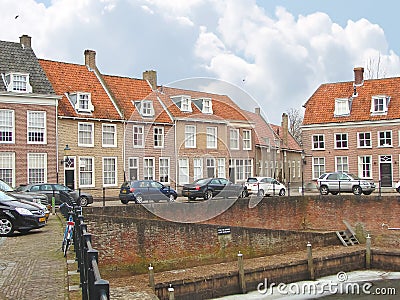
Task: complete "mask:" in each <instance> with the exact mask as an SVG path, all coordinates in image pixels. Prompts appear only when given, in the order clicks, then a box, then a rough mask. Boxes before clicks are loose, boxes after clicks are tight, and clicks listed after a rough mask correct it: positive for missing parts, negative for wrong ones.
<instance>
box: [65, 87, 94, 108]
mask: <svg viewBox="0 0 400 300" xmlns="http://www.w3.org/2000/svg"><path fill="white" fill-rule="evenodd" d="M67 97H68V99H69V100H70V101H71V103H72V105H73V106H74V108H75V110H76V111H77V112H78V113H92V112H93V111H94V106H93V104H92V97H91V94H90V93H83V92H76V93H71V94H67Z"/></svg>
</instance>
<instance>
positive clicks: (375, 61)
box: [365, 53, 386, 79]
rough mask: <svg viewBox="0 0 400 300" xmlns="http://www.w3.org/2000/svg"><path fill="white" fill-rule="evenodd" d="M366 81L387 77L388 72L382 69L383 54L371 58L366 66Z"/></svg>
mask: <svg viewBox="0 0 400 300" xmlns="http://www.w3.org/2000/svg"><path fill="white" fill-rule="evenodd" d="M365 69H366V74H365V79H379V78H385V77H386V71H385V69H384V68H383V67H382V61H381V54H380V53H379V55H378V57H377V58H373V57H370V58H369V59H368V61H367V64H366V67H365Z"/></svg>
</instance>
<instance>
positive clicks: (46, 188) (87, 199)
mask: <svg viewBox="0 0 400 300" xmlns="http://www.w3.org/2000/svg"><path fill="white" fill-rule="evenodd" d="M16 191H19V192H21V191H22V192H35V193H38V192H39V193H41V194H45V195H46V196H47V198H48V201H49V203H51V201H52V198H53V195H54V198H55V202H56V203H55V204H56V205H60V204H61V203H63V202H65V201H67V199H66V198H65V197H63V195H62V194H60V191H65V192H67V193H68V194H69V195H71V196H72V198H74V200H75V201H76V203H78V204H80V205H81V206H87V205H88V204H91V203H93V196H92V195H91V194H89V193H84V192H81V193H80V194H79V192H78V191H75V190H73V189H70V188H69V187H67V186H65V185H63V184H59V183H34V184H27V185H21V186H19V187H18V188H17V189H16Z"/></svg>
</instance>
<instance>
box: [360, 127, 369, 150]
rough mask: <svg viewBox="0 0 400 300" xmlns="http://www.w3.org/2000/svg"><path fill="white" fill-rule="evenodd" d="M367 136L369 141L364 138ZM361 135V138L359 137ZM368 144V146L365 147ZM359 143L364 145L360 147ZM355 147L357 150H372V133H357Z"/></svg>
mask: <svg viewBox="0 0 400 300" xmlns="http://www.w3.org/2000/svg"><path fill="white" fill-rule="evenodd" d="M367 134H368V135H369V139H368V138H367V137H366V135H367ZM361 135H363V137H361ZM368 142H369V145H365V144H367V143H368ZM361 143H364V145H361ZM357 147H358V148H368V149H370V148H372V133H371V132H370V131H367V132H357Z"/></svg>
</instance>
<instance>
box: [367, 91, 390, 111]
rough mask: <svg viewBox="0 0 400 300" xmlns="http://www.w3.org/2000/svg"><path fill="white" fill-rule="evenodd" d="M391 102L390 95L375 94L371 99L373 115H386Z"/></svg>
mask: <svg viewBox="0 0 400 300" xmlns="http://www.w3.org/2000/svg"><path fill="white" fill-rule="evenodd" d="M389 102H390V97H389V96H385V95H377V96H373V97H372V99H371V115H386V114H387V112H388V106H389Z"/></svg>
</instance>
